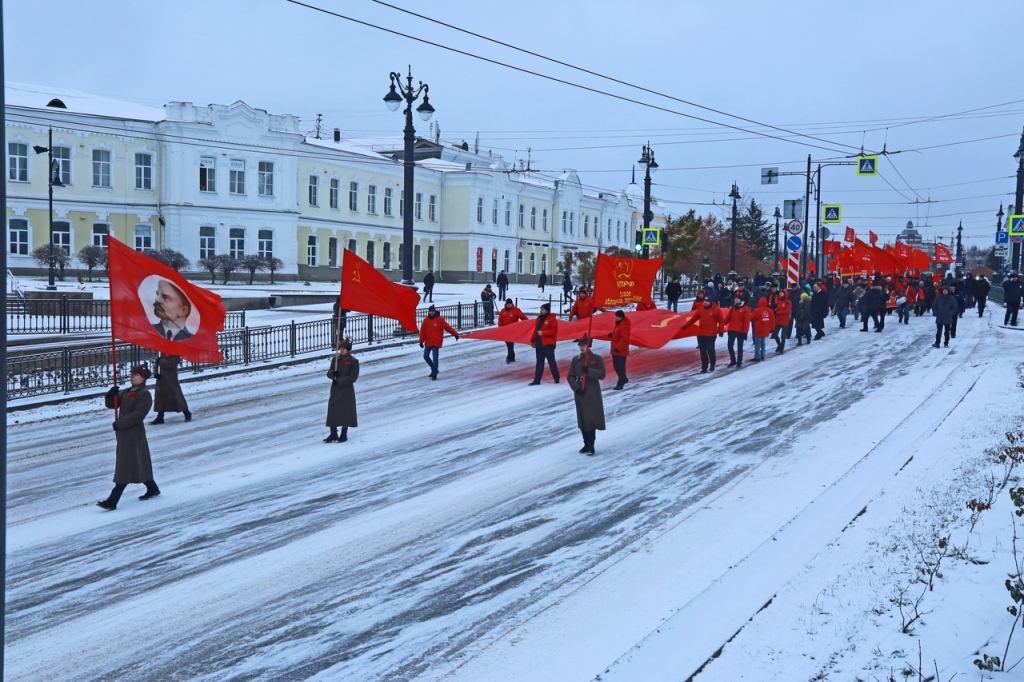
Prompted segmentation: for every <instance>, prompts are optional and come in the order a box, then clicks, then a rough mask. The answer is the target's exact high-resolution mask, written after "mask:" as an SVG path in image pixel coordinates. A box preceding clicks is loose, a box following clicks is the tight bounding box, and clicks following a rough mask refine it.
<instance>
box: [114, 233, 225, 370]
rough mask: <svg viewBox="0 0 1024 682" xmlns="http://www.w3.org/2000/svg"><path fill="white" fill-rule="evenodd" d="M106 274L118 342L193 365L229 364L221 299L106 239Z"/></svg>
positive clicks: (153, 261) (125, 246) (146, 258)
mask: <svg viewBox="0 0 1024 682" xmlns="http://www.w3.org/2000/svg"><path fill="white" fill-rule="evenodd" d="M107 272H108V274H109V278H110V328H111V335H112V336H113V337H114V338H117V339H121V340H122V341H127V342H128V343H134V344H136V345H139V346H142V347H144V348H151V349H153V350H155V351H159V352H161V353H163V354H165V355H180V356H181V357H183V358H185V359H186V360H190V361H192V362H209V363H214V362H221V361H222V360H224V355H223V354H222V353H221V352H220V347H219V346H218V344H217V332H219V331H223V330H224V318H225V312H224V306H223V305H222V304H221V298H220V296H218V295H217V294H214V293H212V292H209V291H207V290H206V289H203V288H202V287H198V286H196V285H195V284H192V283H191V282H189V281H188V280H186V279H185V278H184V277H182V276H181V275H180V274H178V272H177V271H175V270H174V269H172V268H169V267H167V266H166V265H164V264H163V263H161V262H159V261H157V260H155V259H153V258H150V257H149V256H146V255H144V254H142V253H139V252H138V251H136V250H135V249H132V248H131V247H129V246H128V245H126V244H123V243H121V242H119V241H117V240H116V239H114V238H113V237H107Z"/></svg>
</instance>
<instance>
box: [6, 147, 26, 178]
mask: <svg viewBox="0 0 1024 682" xmlns="http://www.w3.org/2000/svg"><path fill="white" fill-rule="evenodd" d="M7 179H8V180H14V181H15V182H28V145H27V144H24V143H23V142H8V143H7Z"/></svg>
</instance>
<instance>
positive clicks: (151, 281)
mask: <svg viewBox="0 0 1024 682" xmlns="http://www.w3.org/2000/svg"><path fill="white" fill-rule="evenodd" d="M139 301H140V302H141V303H142V307H143V309H144V310H145V311H146V316H147V317H148V318H149V321H150V323H151V324H152V325H153V328H154V329H156V331H157V333H158V334H159V335H160V336H162V337H164V338H165V339H168V340H170V341H184V340H186V339H191V338H192V337H193V336H195V334H196V332H197V331H198V330H199V311H198V310H197V309H196V307H195V306H194V305H192V301H190V300H189V299H188V296H186V295H185V292H183V291H182V290H181V289H180V288H178V286H177V285H176V284H174V283H173V282H171V281H170V280H168V279H164V278H163V277H160V276H159V275H150V276H149V277H147V278H145V279H144V280H142V283H141V284H140V285H139Z"/></svg>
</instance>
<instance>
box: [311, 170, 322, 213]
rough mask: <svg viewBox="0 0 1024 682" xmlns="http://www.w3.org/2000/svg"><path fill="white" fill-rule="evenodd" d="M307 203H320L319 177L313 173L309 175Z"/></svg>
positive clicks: (317, 204)
mask: <svg viewBox="0 0 1024 682" xmlns="http://www.w3.org/2000/svg"><path fill="white" fill-rule="evenodd" d="M309 205H310V206H319V205H320V178H319V177H317V176H315V175H310V176H309Z"/></svg>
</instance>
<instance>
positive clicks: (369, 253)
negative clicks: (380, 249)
mask: <svg viewBox="0 0 1024 682" xmlns="http://www.w3.org/2000/svg"><path fill="white" fill-rule="evenodd" d="M376 251H377V243H376V242H375V241H373V240H372V239H371V240H369V241H367V242H366V262H367V263H369V264H370V265H371V266H373V267H377V265H376V263H374V262H373V261H374V259H375V258H376V256H377V253H376Z"/></svg>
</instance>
